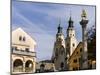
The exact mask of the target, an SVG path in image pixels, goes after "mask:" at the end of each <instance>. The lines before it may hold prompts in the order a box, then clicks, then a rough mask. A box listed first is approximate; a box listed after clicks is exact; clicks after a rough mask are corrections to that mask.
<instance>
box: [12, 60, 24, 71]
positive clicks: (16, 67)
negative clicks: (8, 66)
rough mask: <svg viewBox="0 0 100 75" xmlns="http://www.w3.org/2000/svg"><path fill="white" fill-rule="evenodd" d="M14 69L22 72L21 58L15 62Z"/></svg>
mask: <svg viewBox="0 0 100 75" xmlns="http://www.w3.org/2000/svg"><path fill="white" fill-rule="evenodd" d="M13 71H14V72H22V71H23V62H22V60H20V59H16V60H15V61H14V63H13Z"/></svg>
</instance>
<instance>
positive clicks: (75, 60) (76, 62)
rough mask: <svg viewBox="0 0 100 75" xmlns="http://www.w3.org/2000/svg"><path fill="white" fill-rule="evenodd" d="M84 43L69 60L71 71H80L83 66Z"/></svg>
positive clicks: (78, 46)
mask: <svg viewBox="0 0 100 75" xmlns="http://www.w3.org/2000/svg"><path fill="white" fill-rule="evenodd" d="M81 53H82V42H80V43H79V44H78V45H77V47H76V49H75V50H74V52H73V53H72V55H71V56H70V57H69V59H68V66H69V70H79V69H80V64H81Z"/></svg>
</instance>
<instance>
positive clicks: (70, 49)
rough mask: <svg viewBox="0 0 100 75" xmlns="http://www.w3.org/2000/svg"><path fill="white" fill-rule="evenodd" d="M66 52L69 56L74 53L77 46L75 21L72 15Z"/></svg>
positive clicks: (67, 32)
mask: <svg viewBox="0 0 100 75" xmlns="http://www.w3.org/2000/svg"><path fill="white" fill-rule="evenodd" d="M66 34H67V36H66V39H65V44H66V52H67V58H68V57H69V56H71V55H72V53H73V51H74V50H75V48H76V46H77V39H76V36H75V29H74V21H73V20H72V17H71V15H70V17H69V20H68V28H67V31H66Z"/></svg>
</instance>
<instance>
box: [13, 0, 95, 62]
mask: <svg viewBox="0 0 100 75" xmlns="http://www.w3.org/2000/svg"><path fill="white" fill-rule="evenodd" d="M82 9H85V10H86V11H87V14H88V19H89V23H88V28H90V27H91V26H92V25H94V24H95V6H81V5H67V4H53V3H36V2H21V1H16V0H14V1H12V30H14V29H16V28H19V27H20V28H22V29H23V30H24V31H26V32H27V33H28V34H29V35H30V36H31V37H32V38H34V39H35V40H36V42H37V47H36V49H35V51H36V52H37V61H40V60H45V59H51V56H52V51H53V45H54V41H55V36H56V33H57V27H58V24H59V19H61V26H62V27H63V33H64V35H65V37H66V35H67V34H66V30H67V27H68V19H69V16H70V13H71V16H72V19H73V21H74V27H75V30H76V38H77V39H78V41H81V37H82V36H81V26H80V24H79V21H80V20H81V16H80V15H81V12H82Z"/></svg>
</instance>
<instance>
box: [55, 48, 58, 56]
mask: <svg viewBox="0 0 100 75" xmlns="http://www.w3.org/2000/svg"><path fill="white" fill-rule="evenodd" d="M55 56H56V57H58V48H56V51H55Z"/></svg>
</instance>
